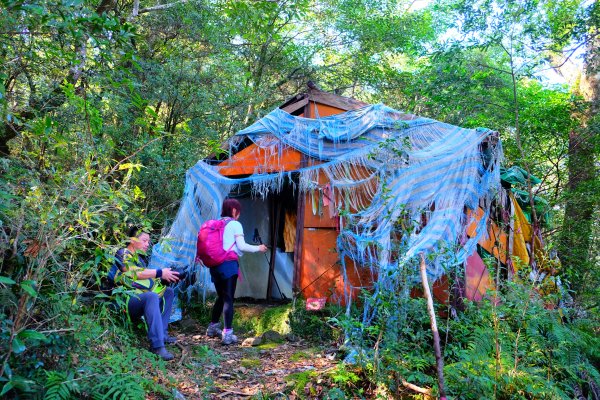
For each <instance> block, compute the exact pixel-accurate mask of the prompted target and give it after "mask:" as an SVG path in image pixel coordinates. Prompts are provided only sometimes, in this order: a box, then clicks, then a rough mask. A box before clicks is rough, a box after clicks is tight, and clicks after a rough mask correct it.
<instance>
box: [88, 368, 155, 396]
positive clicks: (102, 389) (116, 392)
mask: <svg viewBox="0 0 600 400" xmlns="http://www.w3.org/2000/svg"><path fill="white" fill-rule="evenodd" d="M92 390H93V393H94V395H93V398H94V400H106V399H113V398H117V399H127V400H129V399H131V400H135V399H141V398H144V397H145V391H144V388H143V386H142V385H141V384H140V382H139V377H138V376H137V375H135V374H131V375H130V374H128V373H126V374H122V375H109V376H106V377H105V379H104V380H103V381H102V382H99V383H98V384H97V385H96V386H94V388H93V389H92Z"/></svg>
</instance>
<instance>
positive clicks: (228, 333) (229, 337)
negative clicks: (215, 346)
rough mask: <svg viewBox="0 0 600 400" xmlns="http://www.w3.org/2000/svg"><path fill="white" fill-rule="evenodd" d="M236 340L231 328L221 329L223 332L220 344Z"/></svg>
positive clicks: (228, 343) (232, 342) (227, 343)
mask: <svg viewBox="0 0 600 400" xmlns="http://www.w3.org/2000/svg"><path fill="white" fill-rule="evenodd" d="M237 342H238V338H237V336H235V335H234V334H233V329H225V330H223V334H222V336H221V344H224V345H227V346H228V345H230V344H235V343H237Z"/></svg>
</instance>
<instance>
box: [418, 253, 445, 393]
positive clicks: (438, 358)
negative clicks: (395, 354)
mask: <svg viewBox="0 0 600 400" xmlns="http://www.w3.org/2000/svg"><path fill="white" fill-rule="evenodd" d="M421 281H422V282H423V293H424V295H425V298H426V299H427V311H428V312H429V320H430V321H431V332H433V349H434V351H435V363H436V366H437V376H438V386H439V388H440V400H446V390H445V389H444V358H443V357H442V350H441V347H440V333H439V332H438V328H437V322H436V318H435V310H434V309H433V297H432V296H431V290H430V289H429V282H428V281H427V265H426V264H425V257H424V256H423V254H421Z"/></svg>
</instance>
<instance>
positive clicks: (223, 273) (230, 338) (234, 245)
mask: <svg viewBox="0 0 600 400" xmlns="http://www.w3.org/2000/svg"><path fill="white" fill-rule="evenodd" d="M241 212H242V205H241V204H240V202H239V201H237V200H235V199H226V200H225V201H224V202H223V207H222V211H221V218H228V219H229V221H227V222H226V223H227V225H226V226H225V230H224V231H223V250H225V251H235V253H236V254H237V255H238V256H241V255H242V252H248V253H256V252H259V251H260V252H263V253H264V252H266V251H267V246H265V245H264V244H261V245H258V246H253V245H250V244H247V243H246V242H245V241H244V229H243V227H242V224H240V223H239V222H238V219H239V218H240V214H241ZM238 275H239V263H238V261H237V260H229V261H225V262H223V263H222V264H220V265H218V266H216V267H213V268H210V276H211V279H212V281H213V283H214V284H215V289H216V291H217V300H216V301H215V304H214V306H213V309H212V315H211V323H210V324H209V325H208V329H207V330H206V335H207V336H209V337H217V336H219V335H220V336H221V343H222V344H224V345H230V344H233V343H236V342H237V336H235V335H234V334H233V327H232V322H233V299H234V295H235V288H236V285H237V279H238ZM221 314H223V320H224V329H223V330H222V331H221V329H220V324H219V320H220V319H221Z"/></svg>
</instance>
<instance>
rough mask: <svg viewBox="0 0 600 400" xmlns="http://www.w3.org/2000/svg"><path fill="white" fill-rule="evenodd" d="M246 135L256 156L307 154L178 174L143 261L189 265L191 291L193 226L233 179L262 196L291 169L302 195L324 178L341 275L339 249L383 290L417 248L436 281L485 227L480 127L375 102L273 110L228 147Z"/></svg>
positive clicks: (486, 162) (492, 160) (202, 282)
mask: <svg viewBox="0 0 600 400" xmlns="http://www.w3.org/2000/svg"><path fill="white" fill-rule="evenodd" d="M246 138H249V139H250V140H252V142H253V143H254V144H256V145H257V146H258V147H260V148H261V149H263V150H264V151H265V154H267V155H268V158H266V159H265V162H266V161H267V160H269V162H272V160H273V159H277V157H278V156H281V155H282V152H283V150H285V149H287V148H293V149H295V150H297V151H299V152H301V153H303V154H305V155H306V156H308V157H309V158H310V159H312V160H313V161H314V162H312V163H307V165H306V166H305V167H303V168H301V169H298V170H296V171H280V172H275V173H263V172H261V171H263V169H262V166H261V165H257V167H256V171H255V173H254V174H252V175H250V176H248V177H243V178H237V179H234V178H228V177H225V176H222V175H221V174H220V173H219V170H220V169H221V168H223V167H221V166H215V165H209V164H208V163H206V162H204V161H199V162H198V163H197V164H196V165H194V166H193V167H192V168H191V169H190V170H189V171H188V172H187V174H186V185H185V191H184V195H183V199H182V201H181V205H180V208H179V212H178V214H177V217H176V219H175V221H174V223H173V225H172V226H171V228H170V231H169V233H168V234H167V235H166V236H165V238H164V239H163V240H162V241H161V242H160V243H159V244H157V245H155V247H154V249H153V253H152V258H151V262H150V265H151V267H153V268H166V267H178V268H187V269H188V270H193V272H194V273H196V274H197V279H196V282H197V284H196V286H195V289H198V288H203V287H204V288H207V287H210V286H211V285H210V279H209V276H208V273H207V270H206V269H205V268H197V267H196V266H194V256H195V248H196V235H197V232H198V229H199V228H200V225H201V224H202V223H203V222H204V221H205V220H207V219H211V218H216V217H217V216H218V215H219V213H220V205H221V203H222V201H223V199H224V198H225V197H226V196H227V195H229V194H230V193H231V192H232V191H233V192H235V191H237V190H240V188H241V187H242V185H249V186H250V187H251V188H252V194H253V195H254V196H257V197H262V198H264V197H266V196H267V195H268V194H269V193H272V192H279V191H281V190H282V188H283V186H284V183H285V182H291V181H292V177H293V176H297V177H298V179H297V187H296V188H297V189H298V190H300V192H302V193H310V192H311V191H315V190H319V185H318V183H317V182H319V180H318V177H319V174H325V175H326V176H327V178H328V179H329V181H330V187H331V190H332V192H333V194H334V200H335V204H336V206H337V207H338V210H339V211H340V225H341V226H342V227H343V229H342V230H341V232H340V235H339V237H338V241H337V251H338V254H339V255H340V261H341V263H342V266H343V268H344V270H343V271H344V272H343V273H344V276H345V275H346V271H345V268H349V267H350V266H347V265H346V263H345V260H346V257H348V259H350V260H353V261H354V262H355V264H356V265H359V266H360V267H356V266H354V265H353V266H351V267H352V268H370V269H371V272H372V276H373V277H376V282H375V288H374V290H375V293H377V291H378V290H383V289H386V290H387V289H392V288H393V287H394V286H395V285H396V283H395V282H397V279H398V276H397V274H398V272H400V271H405V270H406V269H407V268H410V269H412V270H414V276H415V279H418V262H416V260H417V259H418V256H419V254H420V253H423V254H424V255H425V256H426V257H427V264H428V265H427V272H428V275H429V278H430V279H431V280H432V281H434V280H436V279H438V278H439V277H440V276H441V275H442V274H444V273H445V272H447V271H448V270H450V269H452V268H454V267H457V266H460V265H462V264H463V263H464V261H465V260H466V258H467V257H468V256H469V255H470V254H471V253H472V252H473V251H474V250H475V248H476V244H477V241H478V240H479V239H480V237H481V236H482V235H485V234H487V230H486V229H485V223H486V221H487V216H488V215H487V213H488V210H489V208H490V204H491V202H492V200H493V198H494V197H495V195H496V194H497V192H498V191H499V190H500V175H499V173H500V163H501V161H502V158H503V153H502V145H501V143H500V141H499V140H498V139H497V138H496V137H495V135H494V132H492V131H490V130H488V129H482V128H479V129H465V128H460V127H457V126H453V125H450V124H446V123H442V122H438V121H435V120H433V119H429V118H421V117H416V116H412V115H408V114H404V113H402V112H399V111H396V110H394V109H392V108H389V107H387V106H385V105H382V104H376V105H371V106H367V107H363V108H361V109H358V110H353V111H348V112H345V113H343V114H337V115H333V116H328V117H324V118H318V119H309V118H303V117H297V116H293V115H290V114H288V113H287V112H285V111H283V110H281V109H275V110H273V111H272V112H270V113H269V114H267V115H266V116H265V117H263V118H261V119H259V120H258V121H256V122H255V123H254V124H252V125H250V126H249V127H247V128H246V129H243V130H241V131H240V132H238V133H237V134H236V135H235V136H234V137H232V138H231V140H230V141H229V145H230V151H231V152H232V153H233V152H235V151H236V150H237V149H238V148H239V146H240V144H241V143H242V142H243V140H244V139H246ZM484 141H487V142H488V143H491V147H490V149H491V157H490V151H489V150H490V149H488V151H487V152H485V153H484V152H483V151H482V144H483V142H484ZM273 157H274V158H273ZM225 164H227V163H225ZM259 164H260V162H259ZM225 166H226V165H225ZM365 193H368V195H365ZM477 207H481V208H482V209H483V210H484V211H485V213H486V215H485V217H484V218H482V219H481V221H480V222H479V224H478V227H477V235H476V236H475V237H472V238H468V237H466V235H465V226H466V225H467V224H468V223H470V222H471V221H467V217H466V215H467V214H466V209H476V208H477ZM355 210H357V211H355ZM346 285H347V288H346V289H347V290H346V293H348V299H347V300H350V293H351V292H352V290H354V289H355V288H352V287H351V285H350V283H349V282H348V280H347V279H346ZM187 290H188V291H189V290H192V288H187ZM348 303H349V301H348ZM366 312H367V311H366Z"/></svg>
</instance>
